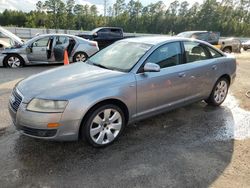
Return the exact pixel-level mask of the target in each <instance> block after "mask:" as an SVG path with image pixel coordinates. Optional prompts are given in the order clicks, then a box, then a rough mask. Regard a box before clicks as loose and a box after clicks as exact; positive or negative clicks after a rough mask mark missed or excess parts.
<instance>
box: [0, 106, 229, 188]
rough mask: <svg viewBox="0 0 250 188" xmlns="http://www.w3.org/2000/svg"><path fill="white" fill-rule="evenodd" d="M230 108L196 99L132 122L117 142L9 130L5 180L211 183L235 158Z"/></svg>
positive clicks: (2, 169) (0, 165) (4, 140)
mask: <svg viewBox="0 0 250 188" xmlns="http://www.w3.org/2000/svg"><path fill="white" fill-rule="evenodd" d="M228 122H230V123H232V122H234V119H233V115H232V113H231V111H230V109H228V108H227V107H220V108H213V107H209V106H206V105H205V103H202V102H201V103H196V104H193V105H190V106H187V107H184V108H180V109H178V110H175V111H172V112H168V113H165V114H162V115H159V116H156V117H153V118H151V119H147V120H144V121H140V122H138V123H136V124H133V125H129V126H128V127H127V128H126V129H125V132H124V134H123V135H122V136H121V137H120V139H119V140H118V141H117V142H116V143H114V144H113V145H111V146H109V147H106V148H103V149H95V148H92V147H90V146H89V145H87V144H85V143H83V142H80V141H79V142H67V143H64V142H48V141H42V140H36V139H32V138H28V137H26V136H22V135H20V134H19V133H18V132H16V131H14V128H13V127H12V128H8V130H7V132H6V133H5V134H4V135H2V136H1V137H0V152H1V155H0V159H1V162H0V182H1V184H2V185H3V186H7V187H8V186H10V185H11V186H13V187H22V186H23V187H43V186H48V187H208V186H209V185H211V184H212V183H213V182H214V181H215V180H216V179H217V178H218V177H219V176H220V175H221V174H222V173H223V171H224V170H225V168H226V167H227V166H228V164H229V163H230V161H231V157H232V154H233V148H234V141H233V140H232V139H221V136H218V134H219V132H220V131H219V130H221V129H222V128H223V127H225V126H226V125H225V124H226V123H228Z"/></svg>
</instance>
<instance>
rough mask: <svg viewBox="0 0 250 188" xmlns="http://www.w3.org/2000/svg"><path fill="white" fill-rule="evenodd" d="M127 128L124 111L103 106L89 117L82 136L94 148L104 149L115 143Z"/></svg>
mask: <svg viewBox="0 0 250 188" xmlns="http://www.w3.org/2000/svg"><path fill="white" fill-rule="evenodd" d="M124 126H125V116H124V113H123V111H122V110H121V109H120V108H119V107H118V106H116V105H111V104H107V105H103V106H101V107H98V108H96V109H95V110H94V111H93V113H91V114H90V115H89V117H87V120H86V122H85V123H84V125H83V127H82V129H81V135H82V136H83V137H84V138H85V140H87V141H88V143H90V144H91V145H92V146H94V147H104V146H107V145H109V144H111V143H112V142H114V141H115V140H116V139H117V138H118V137H119V136H120V134H121V133H122V131H123V128H124Z"/></svg>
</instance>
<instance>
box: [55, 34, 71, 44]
mask: <svg viewBox="0 0 250 188" xmlns="http://www.w3.org/2000/svg"><path fill="white" fill-rule="evenodd" d="M67 42H68V37H64V36H57V37H56V45H60V44H65V43H67Z"/></svg>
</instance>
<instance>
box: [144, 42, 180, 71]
mask: <svg viewBox="0 0 250 188" xmlns="http://www.w3.org/2000/svg"><path fill="white" fill-rule="evenodd" d="M180 61H181V48H180V43H179V42H173V43H169V44H165V45H163V46H161V47H159V48H158V49H156V50H155V51H154V52H153V53H152V54H151V55H150V56H149V58H148V59H147V60H146V63H156V64H158V65H159V66H160V67H161V68H165V67H170V66H174V65H178V64H180Z"/></svg>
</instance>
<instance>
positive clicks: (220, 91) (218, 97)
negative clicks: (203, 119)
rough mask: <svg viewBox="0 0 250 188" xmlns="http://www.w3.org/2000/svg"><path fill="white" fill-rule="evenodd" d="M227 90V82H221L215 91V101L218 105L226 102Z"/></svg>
mask: <svg viewBox="0 0 250 188" xmlns="http://www.w3.org/2000/svg"><path fill="white" fill-rule="evenodd" d="M227 90H228V85H227V82H226V81H225V80H221V81H219V82H218V84H217V85H216V88H215V91H214V100H215V102H216V103H218V104H219V103H222V102H223V101H224V100H225V98H226V96H227Z"/></svg>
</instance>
